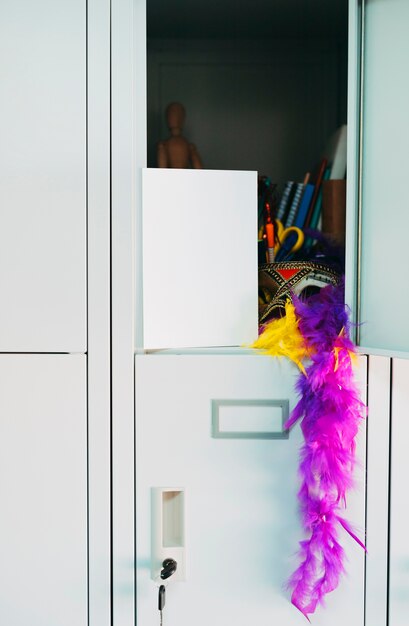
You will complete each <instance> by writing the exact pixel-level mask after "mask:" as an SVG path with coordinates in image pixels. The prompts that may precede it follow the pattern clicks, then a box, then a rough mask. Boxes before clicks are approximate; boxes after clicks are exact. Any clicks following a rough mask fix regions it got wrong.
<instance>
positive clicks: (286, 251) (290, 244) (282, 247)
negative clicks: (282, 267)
mask: <svg viewBox="0 0 409 626" xmlns="http://www.w3.org/2000/svg"><path fill="white" fill-rule="evenodd" d="M276 227H277V241H276V244H275V247H274V253H275V254H276V261H282V260H284V259H285V258H286V257H287V256H289V255H290V254H293V252H297V251H298V250H299V249H300V248H302V245H303V243H304V233H303V231H302V230H301V228H298V226H288V227H287V228H284V225H283V223H282V222H281V221H280V220H276ZM277 257H278V258H277Z"/></svg>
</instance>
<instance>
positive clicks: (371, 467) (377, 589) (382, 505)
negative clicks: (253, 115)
mask: <svg viewBox="0 0 409 626" xmlns="http://www.w3.org/2000/svg"><path fill="white" fill-rule="evenodd" d="M390 367H391V361H390V359H388V358H386V357H377V356H371V357H369V372H368V436H367V438H368V449H367V461H366V469H367V496H366V499H367V511H366V520H367V522H366V523H367V527H366V547H367V549H368V553H367V556H366V583H365V597H366V609H365V615H366V623H367V624H368V626H386V623H387V610H388V609H387V605H388V541H389V441H390Z"/></svg>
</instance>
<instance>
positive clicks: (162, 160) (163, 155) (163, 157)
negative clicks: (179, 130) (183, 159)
mask: <svg viewBox="0 0 409 626" xmlns="http://www.w3.org/2000/svg"><path fill="white" fill-rule="evenodd" d="M156 159H157V162H158V167H169V162H168V154H167V151H166V147H165V144H164V143H163V141H160V142H159V143H158V149H157V151H156Z"/></svg>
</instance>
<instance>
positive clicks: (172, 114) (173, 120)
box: [166, 102, 186, 135]
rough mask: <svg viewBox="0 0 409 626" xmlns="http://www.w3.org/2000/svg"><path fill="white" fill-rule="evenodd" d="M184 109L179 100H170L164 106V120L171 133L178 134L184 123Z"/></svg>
mask: <svg viewBox="0 0 409 626" xmlns="http://www.w3.org/2000/svg"><path fill="white" fill-rule="evenodd" d="M185 118H186V111H185V107H184V106H183V104H181V103H180V102H171V103H170V104H168V106H167V107H166V121H167V124H168V128H169V130H170V132H171V134H172V135H180V134H181V133H182V129H183V125H184V123H185Z"/></svg>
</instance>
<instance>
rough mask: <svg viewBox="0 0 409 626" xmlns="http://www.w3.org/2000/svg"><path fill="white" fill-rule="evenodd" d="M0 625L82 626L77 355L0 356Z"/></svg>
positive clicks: (81, 362) (83, 525)
mask: <svg viewBox="0 0 409 626" xmlns="http://www.w3.org/2000/svg"><path fill="white" fill-rule="evenodd" d="M0 502H1V513H0V623H1V624H4V625H5V626H6V625H7V626H22V625H23V624H30V626H86V625H87V624H88V620H87V420H86V357H85V356H84V355H1V356H0Z"/></svg>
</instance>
